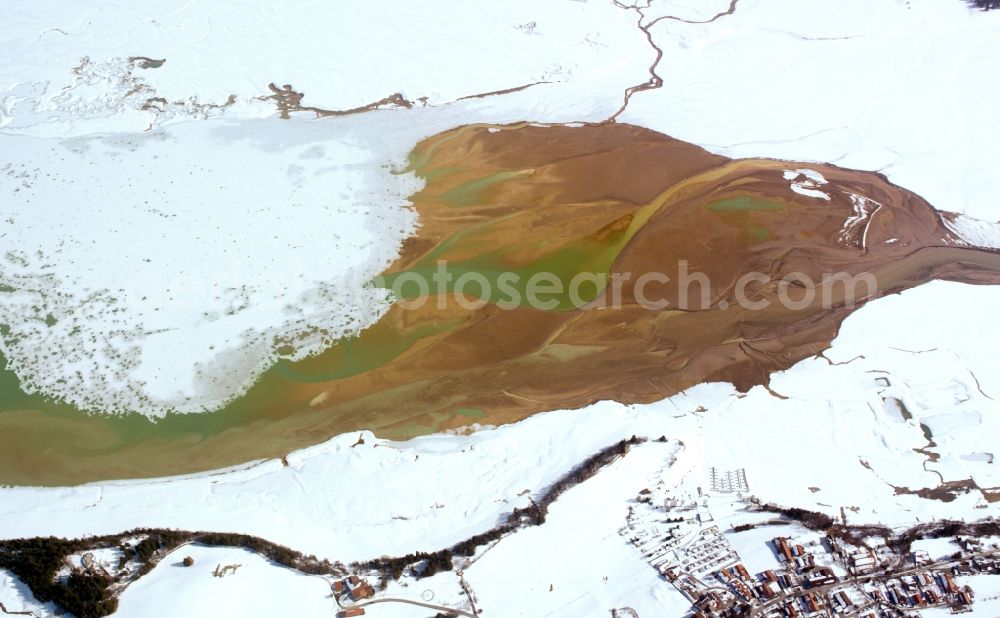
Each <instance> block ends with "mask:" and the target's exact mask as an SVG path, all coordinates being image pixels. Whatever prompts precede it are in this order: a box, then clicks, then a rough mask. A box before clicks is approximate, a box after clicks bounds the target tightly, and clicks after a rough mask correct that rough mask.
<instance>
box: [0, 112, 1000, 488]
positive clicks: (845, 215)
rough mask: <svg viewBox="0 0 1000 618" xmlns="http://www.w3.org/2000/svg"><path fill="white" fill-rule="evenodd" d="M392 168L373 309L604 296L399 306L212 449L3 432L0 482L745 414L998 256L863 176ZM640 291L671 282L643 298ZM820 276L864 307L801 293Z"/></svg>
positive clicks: (426, 159) (548, 140) (823, 293)
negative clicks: (717, 404)
mask: <svg viewBox="0 0 1000 618" xmlns="http://www.w3.org/2000/svg"><path fill="white" fill-rule="evenodd" d="M410 168H411V170H412V171H414V172H415V173H416V174H417V175H418V176H420V177H422V178H423V179H424V181H425V186H424V188H423V189H422V190H421V191H419V192H418V193H417V194H415V195H414V196H412V198H411V199H412V202H413V204H414V207H415V208H416V210H417V211H418V213H419V216H420V228H419V230H418V232H417V233H416V235H415V236H414V237H412V238H410V239H409V240H408V241H407V242H406V243H405V244H404V246H403V250H402V252H401V255H400V257H399V258H398V259H397V260H396V262H395V263H394V264H392V265H391V266H390V267H389V268H388V269H387V271H386V273H385V283H386V285H390V284H392V283H393V282H399V281H401V280H402V277H403V276H404V275H406V274H412V275H420V276H429V275H430V274H431V273H433V272H434V271H435V269H436V268H438V267H439V263H443V264H445V267H446V268H447V270H448V273H450V274H451V275H453V276H455V277H456V278H457V277H458V276H461V275H463V274H467V273H479V274H482V275H483V276H484V277H486V278H487V279H488V280H490V281H494V282H495V281H496V280H497V277H498V275H497V273H515V274H518V275H519V276H521V277H522V279H526V278H528V277H529V276H531V275H533V274H537V273H541V272H551V273H554V274H555V275H557V276H558V278H559V279H560V281H562V282H563V283H565V281H566V280H567V278H569V277H573V276H576V275H578V274H579V273H595V274H602V273H603V274H606V275H608V276H609V277H611V278H614V277H616V276H617V277H618V278H619V279H621V280H622V281H621V284H620V285H618V286H617V287H616V286H613V285H608V286H605V287H602V286H600V285H594V286H593V287H592V289H590V294H589V296H588V297H587V298H585V299H584V300H585V301H586V302H584V303H582V304H573V303H569V304H567V303H565V302H561V301H560V302H557V303H556V304H557V306H556V307H554V308H547V309H546V308H539V307H537V306H532V305H531V304H530V303H523V302H522V303H505V302H502V301H499V300H498V299H497V298H494V297H492V296H490V295H488V294H487V295H484V296H486V297H487V298H486V300H484V301H483V302H480V303H468V302H466V303H459V302H457V300H456V299H455V297H454V294H453V289H452V288H447V289H446V290H444V291H443V292H442V293H437V291H436V290H434V289H431V290H429V291H428V292H426V293H424V292H421V293H419V294H414V295H412V296H408V295H407V294H406V293H405V291H404V290H402V289H401V291H402V292H403V294H402V295H403V296H404V300H405V302H400V303H397V304H395V305H394V306H393V307H392V308H391V309H390V310H389V311H388V313H387V314H386V315H385V316H384V317H383V318H382V319H381V320H380V321H379V322H378V323H376V324H375V325H373V326H372V327H370V328H369V329H367V330H366V331H364V332H362V333H361V334H360V335H359V336H358V337H357V338H355V339H353V340H350V341H345V342H341V343H339V344H337V345H335V346H334V347H333V348H331V349H330V350H328V351H327V352H324V353H323V354H320V355H318V356H315V357H312V358H308V359H305V360H303V361H299V362H296V363H283V364H280V366H278V367H276V368H275V369H274V370H272V371H269V372H267V373H266V374H265V375H264V376H263V377H262V378H261V380H260V382H259V383H258V384H257V385H255V386H254V387H253V388H251V390H250V391H249V392H248V393H247V394H246V395H245V396H244V397H243V398H242V399H241V400H239V401H237V402H235V403H234V404H232V406H230V408H232V409H233V410H237V412H232V411H226V412H223V413H220V414H222V416H221V417H220V418H223V419H230V418H232V419H234V420H231V421H230V420H225V421H223V420H219V421H218V422H217V426H216V428H215V429H214V430H213V431H211V432H209V431H199V430H198V429H197V428H196V427H195V426H194V425H195V422H191V423H190V424H189V425H184V426H183V429H174V430H171V431H172V432H168V431H167V429H168V428H170V427H172V425H171V424H170V422H169V419H167V420H165V421H164V422H162V423H161V424H158V427H157V429H156V430H155V431H154V432H153V433H147V434H144V435H143V437H142V438H141V439H140V438H132V437H123V435H122V434H121V433H115V431H114V430H113V429H110V427H111V424H110V423H111V422H110V421H107V422H105V421H101V422H98V421H94V420H92V419H91V418H90V417H86V416H84V415H75V416H71V415H63V416H59V417H47V416H45V415H44V414H42V413H38V412H32V411H22V412H19V413H4V414H0V481H2V482H8V483H40V484H57V483H76V482H84V481H91V480H97V479H104V478H124V477H144V476H162V475H166V474H180V473H191V472H197V471H202V470H206V469H211V468H218V467H223V466H230V465H235V464H239V463H241V462H245V461H248V460H253V459H259V458H270V457H274V458H277V457H281V456H282V455H284V454H286V453H288V452H290V451H292V450H295V449H298V448H302V447H305V446H309V445H313V444H317V443H319V442H322V441H323V440H325V439H328V438H329V437H331V436H334V435H338V434H343V433H347V432H352V431H355V430H358V429H370V430H372V431H374V432H375V433H376V434H377V435H380V436H383V437H389V438H407V437H412V436H414V435H419V434H422V433H429V432H433V431H441V430H446V429H457V428H461V427H467V426H468V425H470V424H471V423H479V424H483V425H490V424H501V423H509V422H514V421H517V420H520V419H523V418H525V417H528V416H530V415H532V414H535V413H538V412H542V411H547V410H553V409H564V408H577V407H582V406H586V405H588V404H591V403H594V402H596V401H599V400H615V401H619V402H623V403H644V402H652V401H656V400H659V399H662V398H665V397H668V396H670V395H673V394H675V393H678V392H680V391H682V390H684V389H686V388H689V387H691V386H693V385H696V384H699V383H702V382H710V381H725V382H731V383H733V384H735V385H736V386H737V387H738V388H740V389H744V390H745V389H748V388H750V387H752V386H754V385H767V383H768V377H769V375H770V374H771V373H772V372H774V371H777V370H782V369H785V368H788V367H790V366H792V365H793V364H795V363H796V362H798V361H800V360H802V359H805V358H808V357H810V356H814V355H817V354H820V353H821V352H822V351H823V350H824V349H826V348H827V347H828V346H829V345H830V342H831V340H832V339H833V338H834V337H835V336H836V334H837V331H838V329H839V326H840V324H841V322H842V321H843V320H844V318H845V317H847V316H848V315H849V314H850V313H851V312H852V311H853V310H854V309H855V308H857V307H858V306H860V305H861V304H863V303H864V302H866V301H867V300H870V299H872V298H876V297H878V296H881V295H884V294H887V293H892V292H896V291H900V290H903V289H906V288H910V287H913V286H916V285H920V284H921V283H924V282H926V281H929V280H932V279H949V280H955V281H963V282H970V283H991V284H995V283H1000V254H998V253H997V252H995V251H991V250H986V249H979V248H975V247H969V246H966V245H965V244H963V243H961V242H960V241H959V239H957V238H956V237H955V236H954V234H953V233H952V232H951V231H949V229H948V227H947V226H946V225H945V224H944V221H943V219H942V213H939V212H938V211H936V210H935V209H934V208H933V207H931V206H930V205H929V204H928V203H927V202H926V201H925V200H923V199H922V198H920V197H919V196H918V195H916V194H914V193H912V192H910V191H908V190H906V189H903V188H900V187H897V186H895V185H893V184H891V183H890V182H888V181H887V180H886V179H885V178H884V177H883V176H881V175H879V174H875V173H870V172H859V171H853V170H847V169H843V168H839V167H835V166H831V165H816V164H799V163H789V162H783V161H775V160H731V159H728V158H726V157H722V156H718V155H714V154H711V153H709V152H707V151H705V150H703V149H701V148H699V147H697V146H694V145H692V144H688V143H685V142H682V141H679V140H675V139H672V138H670V137H667V136H665V135H662V134H660V133H657V132H655V131H651V130H647V129H644V128H641V127H636V126H631V125H626V124H620V123H606V124H591V125H585V126H577V127H568V126H548V127H546V126H539V125H534V124H530V123H521V124H516V125H502V126H499V125H497V126H495V125H471V126H465V127H461V128H457V129H454V130H451V131H447V132H445V133H442V134H439V135H436V136H433V137H431V138H428V139H426V140H424V141H423V142H421V143H420V144H418V145H417V147H416V148H415V149H414V151H413V152H412V154H411V159H410ZM806 172H807V173H808V175H806V174H805V173H806ZM817 174H821V175H822V177H823V180H822V182H816V181H812V182H813V184H812V185H805V184H801V183H802V181H803V180H808V179H809V175H812V176H813V177H816V175H817ZM793 183H800V184H798V185H796V186H795V187H793ZM793 189H797V190H798V192H796V190H793ZM682 264H683V268H684V269H685V272H686V276H687V277H688V279H690V280H691V281H693V283H692V284H691V285H686V286H685V285H681V283H682V281H683V279H684V278H685V274H684V273H682V272H681V265H682ZM647 273H662V274H664V275H666V276H668V277H670V280H669V281H665V282H664V281H662V280H656V281H655V282H654V283H653V284H651V285H649V286H647V288H646V289H645V292H646V293H645V294H643V288H642V287H641V286H640V285H639V282H638V280H639V278H640V277H641V276H642V275H644V274H647ZM747 273H757V275H756V276H755V277H754V279H753V280H752V281H751V282H750V283H749V285H746V286H744V285H743V284H744V283H746V281H745V280H744V277H743V276H744V275H745V274H747ZM832 274H840V275H843V276H844V277H847V278H851V277H859V278H861V279H859V280H863V277H864V276H865V275H866V274H870V275H871V276H872V277H873V281H874V284H875V286H874V288H869V286H868V285H854V286H852V285H849V284H848V282H845V281H841V280H839V279H835V280H832V284H831V285H828V286H824V285H821V282H822V281H823V277H824V275H832ZM625 275H628V277H627V278H626V277H625ZM789 281H791V282H792V284H791V285H788V282H789ZM702 282H704V283H705V285H703V284H702ZM432 285H433V284H432ZM741 288H745V289H741ZM469 290H472V291H473V292H474V291H477V288H476V286H470V287H468V288H466V294H465V295H464V296H461V298H462V299H464V300H474V298H473V297H474V296H475V294H474V293H472V292H470V291H469ZM702 290H705V292H706V293H704V294H703V293H702ZM421 294H425V295H424V296H421ZM556 296H558V294H554V295H553V297H556ZM560 298H561V297H560ZM420 300H423V301H425V302H423V303H420V302H417V301H420ZM487 301H488V302H487ZM786 301H792V302H791V303H790V302H786ZM664 302H665V303H666V305H665V306H654V305H656V304H659V305H662V304H663V303H664ZM413 305H419V306H413ZM762 305H766V306H762ZM226 415H231V416H226ZM204 416H205V417H208V418H211V417H212V416H213V415H212V414H207V415H204ZM101 423H104V424H101ZM219 425H224V427H223V429H221V430H219V428H218V426H219ZM160 426H162V427H163V429H162V433H160V434H157V433H155V432H156V431H161V429H160V428H159V427H160ZM54 445H58V446H54Z"/></svg>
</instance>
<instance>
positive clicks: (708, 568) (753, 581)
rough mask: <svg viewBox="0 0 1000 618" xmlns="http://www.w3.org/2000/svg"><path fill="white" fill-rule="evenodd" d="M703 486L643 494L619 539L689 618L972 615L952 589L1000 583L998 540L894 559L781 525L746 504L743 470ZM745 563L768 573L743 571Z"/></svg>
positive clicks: (969, 541) (870, 543) (865, 542)
mask: <svg viewBox="0 0 1000 618" xmlns="http://www.w3.org/2000/svg"><path fill="white" fill-rule="evenodd" d="M707 481H708V482H707V483H706V484H705V487H704V488H703V487H701V486H698V487H696V488H694V490H693V491H691V492H690V493H689V494H688V495H678V493H677V492H669V493H667V492H658V491H656V490H650V489H644V490H642V491H641V492H640V494H639V495H638V497H637V498H636V501H635V502H636V504H635V505H633V506H632V508H630V511H629V516H628V520H627V523H626V525H625V527H623V528H622V529H621V531H620V533H621V534H622V536H624V537H626V538H627V539H628V540H629V541H630V542H631V543H632V545H634V546H635V547H636V549H637V550H639V551H640V552H642V554H643V556H644V558H645V559H646V561H647V562H648V563H649V564H650V566H652V567H653V568H654V569H656V570H657V572H658V573H659V574H660V575H661V576H662V577H663V578H664V579H665V580H666V581H667V582H669V583H670V584H671V585H673V586H674V587H675V588H676V589H677V590H678V591H679V592H680V593H681V594H683V595H684V597H685V598H686V599H687V600H688V601H689V602H690V603H691V608H690V613H689V616H692V617H694V618H723V617H743V616H746V617H751V618H799V617H803V618H814V617H834V616H837V617H839V616H843V617H845V618H847V617H850V618H904V617H910V618H918V617H919V616H921V615H922V613H921V610H925V609H931V608H942V609H944V610H946V611H948V612H949V613H951V614H965V613H972V612H974V604H975V600H976V599H975V594H974V592H973V590H972V588H971V587H970V586H969V585H968V584H965V583H962V582H961V581H959V580H961V579H963V578H966V577H968V576H976V575H998V574H1000V550H998V548H997V541H998V539H997V537H992V538H988V539H979V538H973V537H957V538H953V539H935V541H934V542H935V543H936V544H937V545H936V547H938V548H944V547H945V545H947V548H948V550H949V552H950V553H948V554H947V555H942V556H933V555H932V554H931V553H930V552H929V551H928V550H927V549H921V548H914V549H913V550H912V551H908V552H906V553H900V552H899V551H897V550H896V549H894V548H892V547H889V546H887V545H886V544H885V543H884V542H883V541H882V539H876V538H875V537H867V538H863V539H859V538H850V537H849V535H848V538H846V539H845V538H843V537H839V536H834V535H831V534H824V533H822V532H816V531H813V530H809V529H808V528H806V527H803V526H800V525H798V524H797V522H791V521H787V520H785V521H783V520H782V519H781V518H779V517H778V516H777V514H775V513H772V512H768V511H766V510H764V509H761V508H760V505H759V504H758V503H757V502H756V500H755V498H753V497H752V496H750V495H749V493H748V492H749V486H748V484H747V479H746V474H745V472H744V471H743V470H742V469H738V470H729V471H721V470H717V469H716V468H711V469H710V470H709V473H708V479H707ZM755 515H756V517H755ZM748 517H749V520H750V522H751V523H746V521H745V520H747V518H748ZM735 521H744V523H736V524H735V525H733V524H734V522H735ZM772 532H773V534H772ZM744 538H745V539H746V540H745V541H744V540H741V539H744ZM737 541H738V544H737ZM743 554H746V555H747V557H748V558H749V557H751V556H752V557H753V562H754V564H755V565H757V566H758V567H759V566H760V565H762V564H766V565H767V568H763V569H761V568H756V569H755V568H748V566H747V563H748V560H745V559H744V556H743Z"/></svg>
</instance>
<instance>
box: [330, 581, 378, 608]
mask: <svg viewBox="0 0 1000 618" xmlns="http://www.w3.org/2000/svg"><path fill="white" fill-rule="evenodd" d="M374 595H375V589H374V588H372V587H371V585H370V584H369V583H368V581H367V580H365V579H362V578H360V577H358V576H357V575H351V576H350V577H345V578H344V579H338V580H337V581H335V582H333V596H334V598H335V599H337V604H338V605H340V603H341V601H343V600H346V599H350V600H351V601H352V602H358V601H363V600H365V599H368V598H371V597H372V596H374ZM364 615H365V608H363V607H348V608H344V609H342V610H341V611H340V612H339V613H338V614H337V618H353V617H354V616H364Z"/></svg>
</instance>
